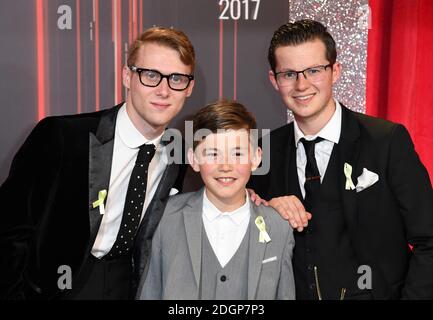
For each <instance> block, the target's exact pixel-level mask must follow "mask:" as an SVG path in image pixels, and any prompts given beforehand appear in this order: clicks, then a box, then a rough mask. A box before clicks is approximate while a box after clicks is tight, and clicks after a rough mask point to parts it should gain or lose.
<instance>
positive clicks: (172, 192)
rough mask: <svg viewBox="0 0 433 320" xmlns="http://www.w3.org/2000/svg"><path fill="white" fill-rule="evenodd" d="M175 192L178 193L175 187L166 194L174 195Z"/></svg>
mask: <svg viewBox="0 0 433 320" xmlns="http://www.w3.org/2000/svg"><path fill="white" fill-rule="evenodd" d="M177 193H179V190H177V189H176V188H171V190H170V193H169V194H168V195H169V196H174V195H175V194H177Z"/></svg>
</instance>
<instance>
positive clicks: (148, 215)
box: [133, 130, 182, 287]
mask: <svg viewBox="0 0 433 320" xmlns="http://www.w3.org/2000/svg"><path fill="white" fill-rule="evenodd" d="M172 134H173V133H171V132H170V130H166V131H165V133H164V135H163V136H162V138H161V144H162V145H163V146H164V150H163V152H164V153H166V155H167V154H168V153H169V152H170V150H172V149H170V148H168V147H166V146H167V145H168V142H171V141H172V139H170V137H172ZM174 147H175V148H182V139H181V138H180V142H179V141H176V142H175V145H174ZM176 152H181V150H177V151H176ZM166 159H169V157H168V155H167V158H166ZM177 160H178V159H176V161H177ZM178 174H179V165H178V164H176V163H170V164H167V166H166V168H165V170H164V172H163V174H162V177H161V180H160V182H159V184H158V187H157V188H156V191H155V194H154V196H153V198H152V200H151V201H150V203H149V206H148V207H147V209H146V212H145V215H144V217H143V221H142V222H141V223H140V226H139V228H138V231H137V234H136V236H135V244H134V253H133V256H134V277H133V287H135V286H136V285H137V284H138V283H139V280H140V277H141V275H142V273H143V271H144V269H145V267H146V263H147V258H148V257H149V256H150V249H151V243H152V237H153V234H154V232H155V230H156V228H157V227H158V224H159V221H160V220H161V218H162V215H163V214H164V208H165V204H166V202H167V198H168V195H169V193H170V189H171V188H172V187H173V185H174V183H175V181H176V179H177V176H178Z"/></svg>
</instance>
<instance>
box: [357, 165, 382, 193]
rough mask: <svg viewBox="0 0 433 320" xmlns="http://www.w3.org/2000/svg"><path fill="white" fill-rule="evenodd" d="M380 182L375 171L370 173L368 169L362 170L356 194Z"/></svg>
mask: <svg viewBox="0 0 433 320" xmlns="http://www.w3.org/2000/svg"><path fill="white" fill-rule="evenodd" d="M377 181H379V176H378V175H377V173H374V172H373V171H369V170H367V169H366V168H364V169H362V174H361V175H360V176H359V177H358V184H357V185H356V192H361V191H362V190H364V189H367V188H368V187H370V186H372V185H373V184H375V183H376V182H377Z"/></svg>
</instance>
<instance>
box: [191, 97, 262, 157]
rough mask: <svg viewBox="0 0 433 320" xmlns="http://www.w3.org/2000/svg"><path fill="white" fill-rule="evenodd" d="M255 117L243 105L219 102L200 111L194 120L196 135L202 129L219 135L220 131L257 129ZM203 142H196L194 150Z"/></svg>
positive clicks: (224, 101)
mask: <svg viewBox="0 0 433 320" xmlns="http://www.w3.org/2000/svg"><path fill="white" fill-rule="evenodd" d="M256 128H257V124H256V119H255V117H254V115H253V114H252V113H251V112H249V111H248V110H247V108H245V107H244V106H243V105H242V104H240V103H239V102H236V101H233V100H218V101H215V102H213V103H210V104H208V105H207V106H205V107H204V108H202V109H200V110H199V111H198V112H197V113H196V114H195V116H194V118H193V132H194V134H195V133H196V132H197V131H198V130H200V129H208V130H209V132H212V133H217V131H218V129H225V130H229V129H233V130H240V129H246V130H251V129H256ZM200 142H201V141H194V144H193V148H194V150H195V148H196V147H197V146H198V144H199V143H200Z"/></svg>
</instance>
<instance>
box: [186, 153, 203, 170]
mask: <svg viewBox="0 0 433 320" xmlns="http://www.w3.org/2000/svg"><path fill="white" fill-rule="evenodd" d="M188 161H189V165H190V166H191V168H192V169H193V170H194V171H195V172H200V166H199V165H198V161H197V159H196V157H195V154H194V150H192V148H189V149H188Z"/></svg>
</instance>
